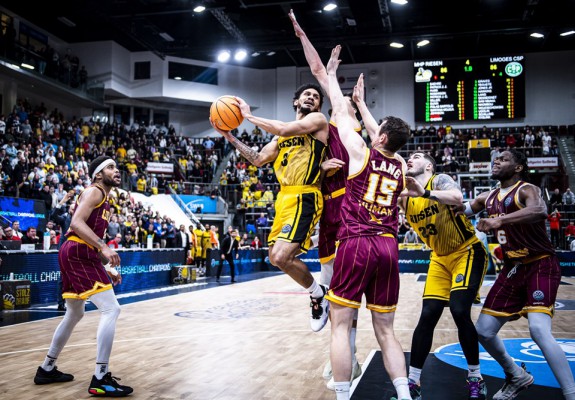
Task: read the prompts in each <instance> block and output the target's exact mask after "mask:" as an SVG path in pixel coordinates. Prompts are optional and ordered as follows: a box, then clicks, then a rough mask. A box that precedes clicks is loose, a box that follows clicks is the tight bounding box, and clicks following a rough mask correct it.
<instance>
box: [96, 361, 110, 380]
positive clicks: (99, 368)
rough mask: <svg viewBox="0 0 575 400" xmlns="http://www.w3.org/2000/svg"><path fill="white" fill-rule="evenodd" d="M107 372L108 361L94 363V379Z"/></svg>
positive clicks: (100, 377)
mask: <svg viewBox="0 0 575 400" xmlns="http://www.w3.org/2000/svg"><path fill="white" fill-rule="evenodd" d="M107 373H108V363H96V369H95V370H94V375H95V376H96V379H102V378H103V377H104V375H106V374H107Z"/></svg>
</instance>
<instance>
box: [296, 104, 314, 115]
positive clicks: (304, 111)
mask: <svg viewBox="0 0 575 400" xmlns="http://www.w3.org/2000/svg"><path fill="white" fill-rule="evenodd" d="M315 111H316V110H314V109H313V108H311V107H310V106H308V105H306V104H302V105H301V106H300V107H299V112H300V113H301V114H302V115H308V114H311V113H312V112H315Z"/></svg>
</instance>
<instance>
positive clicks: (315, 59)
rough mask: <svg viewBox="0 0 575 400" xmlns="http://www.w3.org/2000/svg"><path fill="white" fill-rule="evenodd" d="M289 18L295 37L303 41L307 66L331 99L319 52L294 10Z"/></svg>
mask: <svg viewBox="0 0 575 400" xmlns="http://www.w3.org/2000/svg"><path fill="white" fill-rule="evenodd" d="M288 16H289V18H290V20H291V23H292V25H293V28H294V31H295V35H296V36H297V37H298V38H299V40H300V41H301V45H302V47H303V52H304V54H305V59H306V61H307V64H308V65H309V68H310V69H311V73H312V74H313V76H314V77H315V79H317V81H318V82H319V84H320V86H321V88H322V89H323V90H324V91H325V93H326V95H327V96H328V97H329V83H328V80H327V72H326V70H325V67H324V66H323V63H322V62H321V58H320V57H319V54H318V52H317V50H316V49H315V47H314V46H313V44H312V43H311V42H310V40H309V39H308V37H307V35H306V34H305V32H304V30H303V29H302V28H301V26H300V25H299V23H298V22H297V20H296V18H295V14H294V12H293V10H290V12H289V14H288Z"/></svg>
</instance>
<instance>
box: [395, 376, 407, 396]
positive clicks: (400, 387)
mask: <svg viewBox="0 0 575 400" xmlns="http://www.w3.org/2000/svg"><path fill="white" fill-rule="evenodd" d="M393 386H395V391H396V392H397V398H398V399H411V395H410V394H409V385H408V384H407V378H395V379H394V380H393Z"/></svg>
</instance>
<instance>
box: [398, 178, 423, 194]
mask: <svg viewBox="0 0 575 400" xmlns="http://www.w3.org/2000/svg"><path fill="white" fill-rule="evenodd" d="M424 192H425V189H424V188H423V186H421V184H420V183H419V182H418V181H417V179H415V178H414V177H412V176H406V177H405V190H403V191H402V192H401V194H400V197H420V196H421V195H422V194H423V193H424Z"/></svg>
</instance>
